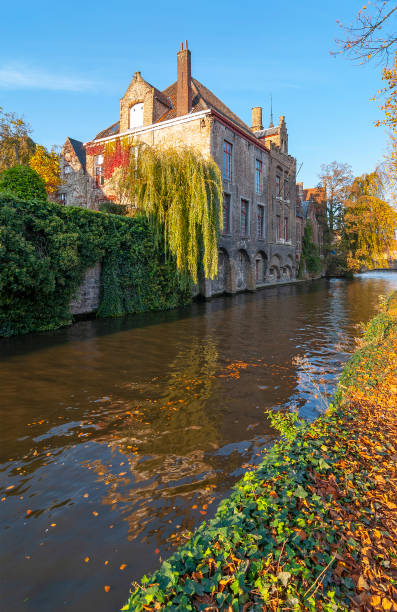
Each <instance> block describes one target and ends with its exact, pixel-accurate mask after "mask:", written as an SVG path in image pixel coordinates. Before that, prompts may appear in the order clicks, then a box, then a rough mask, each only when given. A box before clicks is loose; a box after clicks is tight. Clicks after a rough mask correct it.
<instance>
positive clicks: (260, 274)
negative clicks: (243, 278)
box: [255, 251, 267, 285]
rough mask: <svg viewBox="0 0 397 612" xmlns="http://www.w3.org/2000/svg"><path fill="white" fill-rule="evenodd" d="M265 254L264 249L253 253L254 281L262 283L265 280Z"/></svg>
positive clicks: (258, 283)
mask: <svg viewBox="0 0 397 612" xmlns="http://www.w3.org/2000/svg"><path fill="white" fill-rule="evenodd" d="M266 274H267V255H266V253H265V252H264V251H258V252H257V254H256V255H255V282H256V284H257V285H262V284H263V283H264V282H265V280H266Z"/></svg>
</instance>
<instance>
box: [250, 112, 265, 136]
mask: <svg viewBox="0 0 397 612" xmlns="http://www.w3.org/2000/svg"><path fill="white" fill-rule="evenodd" d="M251 130H252V131H253V132H259V131H260V130H263V124H262V107H261V106H255V107H254V108H253V109H252V125H251Z"/></svg>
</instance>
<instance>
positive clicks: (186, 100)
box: [176, 40, 192, 117]
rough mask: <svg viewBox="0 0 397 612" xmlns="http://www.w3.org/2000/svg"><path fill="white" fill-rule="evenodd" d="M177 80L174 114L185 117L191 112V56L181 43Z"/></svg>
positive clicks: (178, 54) (178, 55)
mask: <svg viewBox="0 0 397 612" xmlns="http://www.w3.org/2000/svg"><path fill="white" fill-rule="evenodd" d="M177 66H178V80H177V86H176V114H177V116H178V117H179V116H181V115H187V114H188V113H190V111H191V110H192V84H191V77H192V73H191V54H190V51H189V49H188V48H187V40H185V48H183V43H181V48H180V51H178V53H177Z"/></svg>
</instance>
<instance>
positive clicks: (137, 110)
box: [130, 102, 143, 129]
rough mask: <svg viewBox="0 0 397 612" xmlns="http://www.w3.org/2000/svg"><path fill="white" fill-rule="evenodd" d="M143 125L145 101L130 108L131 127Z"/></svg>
mask: <svg viewBox="0 0 397 612" xmlns="http://www.w3.org/2000/svg"><path fill="white" fill-rule="evenodd" d="M142 125H143V102H139V103H138V104H134V106H131V108H130V129H132V128H137V127H142Z"/></svg>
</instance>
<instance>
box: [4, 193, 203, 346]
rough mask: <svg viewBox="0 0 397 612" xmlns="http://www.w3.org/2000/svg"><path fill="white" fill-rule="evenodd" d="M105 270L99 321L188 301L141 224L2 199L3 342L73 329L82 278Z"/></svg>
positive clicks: (182, 280) (186, 283) (185, 287)
mask: <svg viewBox="0 0 397 612" xmlns="http://www.w3.org/2000/svg"><path fill="white" fill-rule="evenodd" d="M97 262H102V276H101V295H100V305H99V309H98V313H97V314H98V316H102V317H108V316H121V315H124V314H129V313H136V312H144V311H148V310H158V309H159V310H166V309H169V308H174V307H176V306H178V305H180V304H185V303H187V302H188V301H189V300H190V299H191V284H190V280H189V279H188V278H187V277H185V276H182V275H181V274H180V273H179V272H178V271H177V269H176V266H175V262H174V260H173V258H172V257H171V256H169V255H168V256H167V255H166V252H165V249H164V245H163V244H160V243H159V241H157V240H156V239H155V238H154V236H153V232H152V230H151V228H150V226H149V223H148V221H147V220H146V219H145V218H144V217H134V218H126V217H120V216H118V215H112V214H107V213H101V212H96V211H91V210H87V209H82V208H75V207H70V206H61V205H59V204H55V203H51V202H47V201H46V202H42V201H26V200H19V199H16V198H14V197H13V196H11V195H7V194H0V336H12V335H15V334H25V333H28V332H33V331H36V332H37V331H46V330H52V329H56V328H58V327H60V326H62V325H67V324H70V323H71V321H72V316H71V313H70V307H69V305H70V302H71V300H72V298H73V297H74V295H75V294H76V292H77V290H78V288H79V286H80V284H81V282H82V280H83V278H84V273H85V271H86V270H87V269H88V268H90V267H91V266H94V265H95V264H96V263H97Z"/></svg>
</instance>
